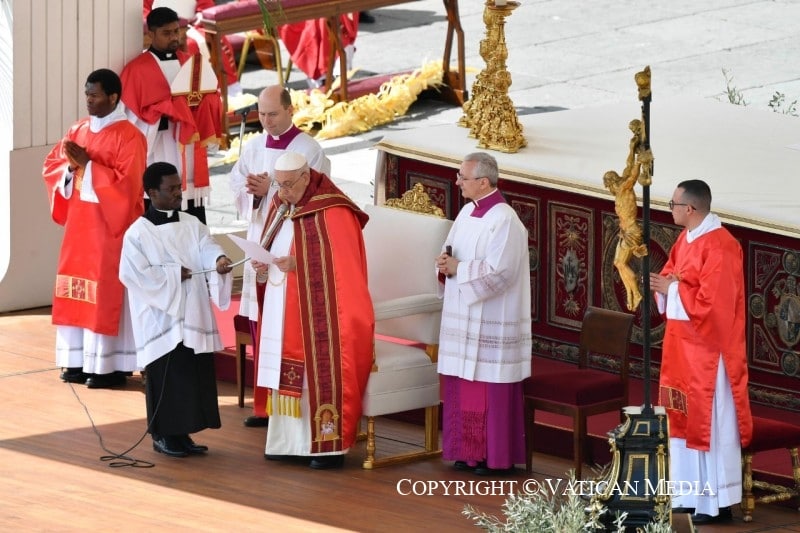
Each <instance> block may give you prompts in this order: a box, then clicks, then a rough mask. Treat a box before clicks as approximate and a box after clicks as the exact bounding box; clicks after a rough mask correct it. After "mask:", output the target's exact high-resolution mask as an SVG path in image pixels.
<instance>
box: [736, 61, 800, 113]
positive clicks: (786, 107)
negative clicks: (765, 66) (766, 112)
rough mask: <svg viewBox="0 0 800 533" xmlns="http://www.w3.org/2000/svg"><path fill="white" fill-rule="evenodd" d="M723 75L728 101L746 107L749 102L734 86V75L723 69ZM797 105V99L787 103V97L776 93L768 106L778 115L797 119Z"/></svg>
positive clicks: (778, 92)
mask: <svg viewBox="0 0 800 533" xmlns="http://www.w3.org/2000/svg"><path fill="white" fill-rule="evenodd" d="M722 75H723V76H724V77H725V95H726V96H727V97H728V101H729V102H730V103H732V104H735V105H742V106H746V105H747V101H746V100H745V99H744V94H742V91H740V90H739V89H737V88H736V86H735V85H733V74H731V73H730V71H729V70H727V69H722ZM797 104H798V100H797V99H795V100H792V101H791V102H789V103H787V102H786V95H785V94H783V93H782V92H780V91H775V94H773V95H772V99H771V100H770V101H769V104H767V105H768V106H769V107H770V109H772V110H773V111H774V112H776V113H781V114H783V115H792V116H794V117H796V116H798V114H797Z"/></svg>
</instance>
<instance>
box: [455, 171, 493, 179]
mask: <svg viewBox="0 0 800 533" xmlns="http://www.w3.org/2000/svg"><path fill="white" fill-rule="evenodd" d="M485 177H486V176H481V177H479V178H465V177H464V175H463V174H462V173H461V171H459V172H456V181H474V180H482V179H483V178H485Z"/></svg>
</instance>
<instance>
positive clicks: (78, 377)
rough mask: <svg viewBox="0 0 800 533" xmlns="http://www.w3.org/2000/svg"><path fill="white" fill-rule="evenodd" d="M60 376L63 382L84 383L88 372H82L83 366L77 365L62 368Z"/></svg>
mask: <svg viewBox="0 0 800 533" xmlns="http://www.w3.org/2000/svg"><path fill="white" fill-rule="evenodd" d="M60 377H61V381H63V382H65V383H86V378H88V377H89V374H84V372H83V368H81V367H79V366H77V367H69V368H65V369H63V370H62V371H61V376H60Z"/></svg>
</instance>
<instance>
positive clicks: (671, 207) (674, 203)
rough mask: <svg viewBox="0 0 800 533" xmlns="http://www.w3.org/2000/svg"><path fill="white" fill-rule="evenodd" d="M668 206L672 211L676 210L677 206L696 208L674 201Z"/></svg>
mask: <svg viewBox="0 0 800 533" xmlns="http://www.w3.org/2000/svg"><path fill="white" fill-rule="evenodd" d="M668 205H669V208H670V210H672V209H675V206H676V205H684V206H688V207H691V208H692V209H695V207H694V206H693V205H692V204H682V203H679V202H675V201H673V200H670V201H669V204H668Z"/></svg>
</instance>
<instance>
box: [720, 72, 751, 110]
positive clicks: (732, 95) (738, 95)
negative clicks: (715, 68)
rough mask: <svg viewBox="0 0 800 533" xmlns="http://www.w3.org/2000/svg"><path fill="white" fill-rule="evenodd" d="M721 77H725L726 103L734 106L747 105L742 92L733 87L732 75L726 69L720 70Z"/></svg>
mask: <svg viewBox="0 0 800 533" xmlns="http://www.w3.org/2000/svg"><path fill="white" fill-rule="evenodd" d="M722 75H723V76H724V77H725V93H726V95H727V96H728V101H729V102H730V103H732V104H734V105H742V106H745V105H747V102H746V101H745V99H744V95H743V94H742V91H740V90H739V89H737V88H736V86H734V85H733V74H731V73H730V71H728V70H726V69H722Z"/></svg>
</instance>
